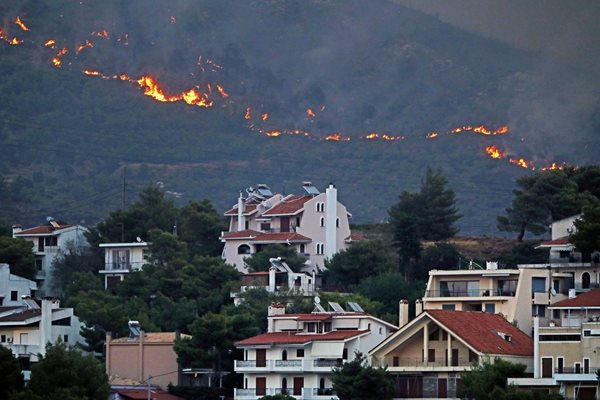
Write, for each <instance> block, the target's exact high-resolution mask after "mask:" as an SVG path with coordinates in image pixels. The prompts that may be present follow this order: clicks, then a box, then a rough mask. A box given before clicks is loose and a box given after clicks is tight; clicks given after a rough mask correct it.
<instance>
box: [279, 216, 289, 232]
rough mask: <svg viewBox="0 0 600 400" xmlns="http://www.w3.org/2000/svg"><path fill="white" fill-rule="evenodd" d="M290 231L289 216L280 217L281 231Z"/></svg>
mask: <svg viewBox="0 0 600 400" xmlns="http://www.w3.org/2000/svg"><path fill="white" fill-rule="evenodd" d="M289 231H290V217H281V232H289Z"/></svg>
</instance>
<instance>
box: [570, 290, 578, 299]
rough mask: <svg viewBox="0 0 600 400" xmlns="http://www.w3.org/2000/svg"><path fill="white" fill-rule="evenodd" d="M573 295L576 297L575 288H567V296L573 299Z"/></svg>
mask: <svg viewBox="0 0 600 400" xmlns="http://www.w3.org/2000/svg"><path fill="white" fill-rule="evenodd" d="M575 297H577V292H576V291H575V289H569V298H570V299H574V298H575Z"/></svg>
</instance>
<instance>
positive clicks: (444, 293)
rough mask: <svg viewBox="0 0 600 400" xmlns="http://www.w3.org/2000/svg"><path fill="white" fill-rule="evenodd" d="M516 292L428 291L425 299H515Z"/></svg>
mask: <svg viewBox="0 0 600 400" xmlns="http://www.w3.org/2000/svg"><path fill="white" fill-rule="evenodd" d="M514 296H515V291H514V290H502V289H469V290H426V291H425V297H428V298H430V297H514Z"/></svg>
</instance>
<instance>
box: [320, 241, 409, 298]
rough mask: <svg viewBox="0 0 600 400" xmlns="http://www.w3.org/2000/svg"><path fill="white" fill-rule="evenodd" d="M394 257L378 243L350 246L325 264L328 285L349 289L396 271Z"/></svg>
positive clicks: (365, 242)
mask: <svg viewBox="0 0 600 400" xmlns="http://www.w3.org/2000/svg"><path fill="white" fill-rule="evenodd" d="M397 265H398V263H397V261H396V256H395V255H394V254H393V253H392V252H391V251H390V250H389V248H388V247H386V246H384V245H383V244H382V243H381V242H380V241H370V240H365V241H361V242H358V243H354V244H352V245H351V246H350V247H348V248H347V249H345V250H342V251H340V252H339V253H336V254H335V255H334V256H333V257H332V258H331V260H328V261H326V262H325V266H326V267H327V269H326V270H325V272H324V278H325V280H326V281H327V283H328V284H337V285H343V286H346V287H351V286H353V285H356V284H359V283H360V282H361V281H362V280H363V279H365V278H368V277H370V276H374V275H379V274H382V273H384V272H390V271H394V270H397Z"/></svg>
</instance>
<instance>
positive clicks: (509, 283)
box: [498, 279, 517, 296]
mask: <svg viewBox="0 0 600 400" xmlns="http://www.w3.org/2000/svg"><path fill="white" fill-rule="evenodd" d="M516 292H517V280H516V279H499V280H498V296H514V295H515V293H516Z"/></svg>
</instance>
